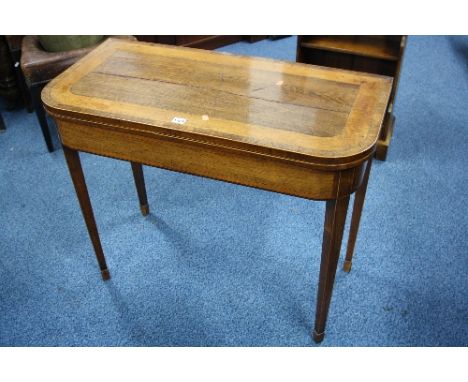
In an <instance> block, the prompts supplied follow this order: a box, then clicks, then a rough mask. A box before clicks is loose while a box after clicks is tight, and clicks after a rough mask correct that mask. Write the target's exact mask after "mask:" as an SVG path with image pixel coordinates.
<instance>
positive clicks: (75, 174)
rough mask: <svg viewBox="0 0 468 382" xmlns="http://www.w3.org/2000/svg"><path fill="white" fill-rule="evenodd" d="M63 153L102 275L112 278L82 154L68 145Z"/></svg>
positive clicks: (104, 278) (106, 278) (105, 278)
mask: <svg viewBox="0 0 468 382" xmlns="http://www.w3.org/2000/svg"><path fill="white" fill-rule="evenodd" d="M63 153H64V154H65V159H66V160H67V165H68V169H69V170H70V175H71V178H72V180H73V184H74V186H75V191H76V195H77V196H78V201H79V202H80V207H81V212H82V213H83V217H84V219H85V222H86V228H87V229H88V233H89V237H90V238H91V242H92V243H93V247H94V252H95V253H96V258H97V261H98V263H99V268H100V269H101V275H102V278H103V280H108V279H110V273H109V270H108V269H107V264H106V259H105V257H104V252H103V251H102V246H101V240H100V239H99V232H98V230H97V227H96V221H95V219H94V213H93V207H92V206H91V201H90V200H89V194H88V188H87V187H86V182H85V178H84V174H83V169H82V168H81V162H80V156H79V154H78V152H77V151H76V150H72V149H70V148H68V147H65V146H63Z"/></svg>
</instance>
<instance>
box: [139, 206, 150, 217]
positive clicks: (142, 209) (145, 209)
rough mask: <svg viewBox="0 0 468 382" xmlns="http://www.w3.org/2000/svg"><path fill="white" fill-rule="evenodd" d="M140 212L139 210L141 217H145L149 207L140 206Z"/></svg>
mask: <svg viewBox="0 0 468 382" xmlns="http://www.w3.org/2000/svg"><path fill="white" fill-rule="evenodd" d="M140 210H141V214H142V215H143V216H146V215H148V214H149V205H148V204H143V205H142V206H140Z"/></svg>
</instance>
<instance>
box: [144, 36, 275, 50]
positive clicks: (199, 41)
mask: <svg viewBox="0 0 468 382" xmlns="http://www.w3.org/2000/svg"><path fill="white" fill-rule="evenodd" d="M266 37H267V36H233V35H223V36H221V35H220V36H194V35H182V36H163V35H160V36H136V38H137V39H138V40H140V41H147V42H156V43H159V44H168V45H179V46H187V47H190V48H200V49H209V50H210V49H217V48H220V47H222V46H225V45H229V44H234V43H235V42H239V41H243V40H245V41H249V42H257V41H260V40H263V39H265V38H266Z"/></svg>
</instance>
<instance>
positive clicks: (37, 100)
mask: <svg viewBox="0 0 468 382" xmlns="http://www.w3.org/2000/svg"><path fill="white" fill-rule="evenodd" d="M29 90H30V94H31V100H32V103H33V106H34V110H35V111H36V116H37V119H38V121H39V125H40V126H41V130H42V135H43V136H44V140H45V143H46V145H47V150H49V152H50V153H51V152H53V151H54V144H53V143H52V137H51V135H50V128H49V124H48V123H47V117H46V113H45V110H44V106H43V105H42V100H41V90H42V86H40V85H35V86H32V87H31V88H30V89H29Z"/></svg>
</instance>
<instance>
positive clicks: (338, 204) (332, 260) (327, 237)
mask: <svg viewBox="0 0 468 382" xmlns="http://www.w3.org/2000/svg"><path fill="white" fill-rule="evenodd" d="M348 203H349V196H346V197H344V198H341V199H336V200H328V201H327V207H326V211H325V226H324V229H323V242H322V259H321V262H320V276H319V285H318V293H317V308H316V311H315V327H314V332H313V339H314V341H315V342H322V340H323V338H324V336H325V324H326V321H327V316H328V308H329V307H330V300H331V295H332V291H333V283H334V282H335V274H336V267H337V265H338V258H339V257H340V249H341V240H342V239H343V231H344V226H345V222H346V212H347V211H348Z"/></svg>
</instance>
